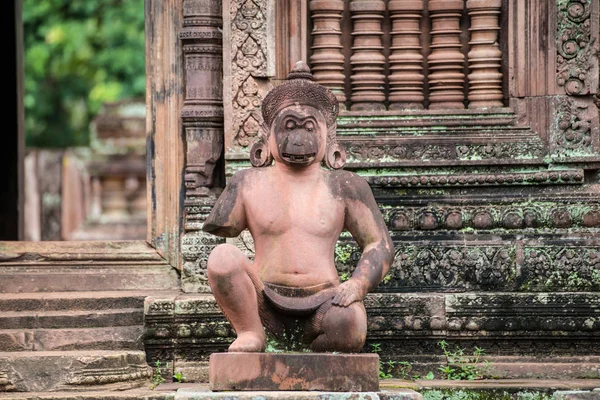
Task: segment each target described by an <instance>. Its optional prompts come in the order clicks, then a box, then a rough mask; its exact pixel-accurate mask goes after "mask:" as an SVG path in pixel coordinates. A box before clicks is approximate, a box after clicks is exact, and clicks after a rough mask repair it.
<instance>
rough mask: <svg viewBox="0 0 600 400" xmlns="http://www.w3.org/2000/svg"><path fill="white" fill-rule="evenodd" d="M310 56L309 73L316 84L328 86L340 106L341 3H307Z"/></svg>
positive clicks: (320, 0) (335, 0)
mask: <svg viewBox="0 0 600 400" xmlns="http://www.w3.org/2000/svg"><path fill="white" fill-rule="evenodd" d="M310 11H311V12H312V15H311V17H312V21H313V24H314V26H313V31H312V36H313V45H312V47H311V48H312V51H313V54H312V56H311V57H310V63H311V71H312V73H313V76H314V79H315V81H316V82H318V83H320V84H321V85H323V86H326V87H328V88H329V89H331V91H332V92H333V93H334V94H335V96H336V97H337V99H338V100H339V102H340V107H344V103H345V101H346V95H345V94H344V55H343V54H342V40H341V37H342V28H341V25H340V21H341V19H342V13H343V12H344V1H343V0H311V2H310Z"/></svg>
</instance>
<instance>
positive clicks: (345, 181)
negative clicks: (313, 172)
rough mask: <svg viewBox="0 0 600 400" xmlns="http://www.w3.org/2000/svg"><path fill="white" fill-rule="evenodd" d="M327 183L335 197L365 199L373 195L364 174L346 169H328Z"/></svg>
mask: <svg viewBox="0 0 600 400" xmlns="http://www.w3.org/2000/svg"><path fill="white" fill-rule="evenodd" d="M326 177H327V183H328V185H329V188H330V189H331V191H332V193H333V195H334V196H335V197H341V198H343V199H354V200H364V199H365V198H367V197H370V196H373V193H372V192H371V187H370V186H369V184H368V183H367V181H366V180H365V178H363V177H362V176H360V175H358V174H355V173H354V172H350V171H345V170H335V171H327V173H326Z"/></svg>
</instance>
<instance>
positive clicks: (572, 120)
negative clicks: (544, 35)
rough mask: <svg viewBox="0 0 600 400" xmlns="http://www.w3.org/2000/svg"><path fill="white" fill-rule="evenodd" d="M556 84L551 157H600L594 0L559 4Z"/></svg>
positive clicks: (596, 20) (559, 2) (596, 18)
mask: <svg viewBox="0 0 600 400" xmlns="http://www.w3.org/2000/svg"><path fill="white" fill-rule="evenodd" d="M557 8H558V10H557V32H556V51H557V55H556V68H557V71H556V74H557V85H558V87H559V88H560V90H562V91H563V93H565V94H566V95H567V96H559V97H557V98H556V100H555V104H554V107H555V110H556V111H555V112H556V116H555V117H554V121H553V126H552V136H551V146H552V156H553V157H554V158H559V159H563V160H567V159H572V160H576V159H578V158H589V157H594V156H595V157H596V158H597V157H598V156H600V154H599V152H600V144H599V140H600V139H599V131H598V108H597V107H596V106H595V104H594V103H595V100H596V97H595V95H596V94H597V93H598V48H599V44H598V5H597V4H593V2H592V1H591V0H559V1H558V3H557Z"/></svg>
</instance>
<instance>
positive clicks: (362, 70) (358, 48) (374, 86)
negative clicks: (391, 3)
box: [350, 0, 385, 111]
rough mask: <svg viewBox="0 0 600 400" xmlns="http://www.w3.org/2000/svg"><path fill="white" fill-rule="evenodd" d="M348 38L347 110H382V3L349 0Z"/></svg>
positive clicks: (383, 79) (383, 98) (369, 0)
mask: <svg viewBox="0 0 600 400" xmlns="http://www.w3.org/2000/svg"><path fill="white" fill-rule="evenodd" d="M350 12H351V14H352V21H353V29H352V36H353V37H354V39H353V46H352V57H350V64H351V65H352V77H351V78H350V81H351V84H352V97H351V99H350V100H351V102H352V106H351V107H350V109H351V110H353V111H354V110H356V111H378V110H385V105H384V101H385V90H384V86H385V75H384V67H385V56H384V55H383V43H382V35H383V31H382V28H381V23H382V20H383V14H384V12H385V2H384V1H383V0H352V1H351V2H350Z"/></svg>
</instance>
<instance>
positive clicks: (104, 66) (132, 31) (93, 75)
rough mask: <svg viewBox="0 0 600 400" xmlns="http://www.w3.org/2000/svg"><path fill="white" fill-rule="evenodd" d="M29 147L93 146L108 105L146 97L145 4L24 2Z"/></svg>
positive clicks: (100, 0)
mask: <svg viewBox="0 0 600 400" xmlns="http://www.w3.org/2000/svg"><path fill="white" fill-rule="evenodd" d="M23 31H24V45H25V55H24V58H25V99H24V103H25V118H26V119H25V129H26V143H27V145H28V146H39V147H66V146H78V145H86V144H88V142H89V124H90V121H91V119H92V118H93V116H94V115H95V114H96V113H97V112H98V111H99V110H100V108H101V106H102V104H103V103H104V102H112V101H117V100H121V99H124V98H134V97H144V94H145V56H144V48H145V43H144V42H145V36H144V0H127V1H121V0H85V1H68V0H24V1H23Z"/></svg>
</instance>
